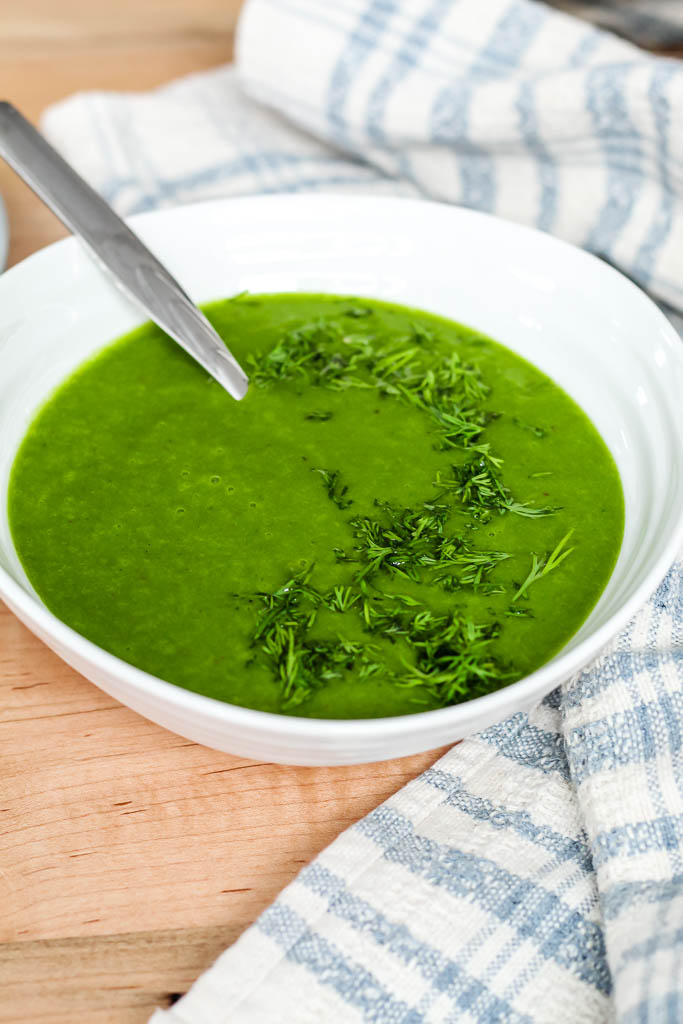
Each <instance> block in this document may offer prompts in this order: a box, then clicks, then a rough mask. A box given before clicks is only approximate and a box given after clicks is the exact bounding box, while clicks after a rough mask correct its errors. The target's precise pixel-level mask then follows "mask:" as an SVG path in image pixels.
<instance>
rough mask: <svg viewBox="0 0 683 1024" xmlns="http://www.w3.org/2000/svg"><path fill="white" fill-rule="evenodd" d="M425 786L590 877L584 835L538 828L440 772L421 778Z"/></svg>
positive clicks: (520, 814)
mask: <svg viewBox="0 0 683 1024" xmlns="http://www.w3.org/2000/svg"><path fill="white" fill-rule="evenodd" d="M420 781H421V782H426V783H428V784H429V785H430V786H433V787H434V788H435V789H438V790H440V791H441V792H442V793H444V794H445V801H444V802H445V803H446V804H448V805H449V807H455V808H456V809H457V810H459V811H461V812H462V813H463V814H466V815H468V817H470V818H473V819H474V820H475V821H485V822H487V823H488V824H489V825H490V826H491V827H492V828H495V829H499V830H501V831H509V832H515V833H516V834H517V835H518V836H521V837H522V838H523V839H526V840H528V841H529V842H530V843H533V844H534V846H539V847H541V848H542V849H544V850H547V852H548V853H552V854H553V856H554V857H556V858H557V860H558V861H559V862H563V861H569V860H571V861H575V862H576V863H577V864H578V865H579V867H580V868H581V869H582V870H583V871H585V872H586V873H587V874H590V873H591V871H592V868H593V863H592V859H591V853H590V849H589V846H588V837H587V836H586V835H585V833H583V832H582V833H581V834H580V836H579V837H578V838H573V837H572V836H565V835H562V834H561V833H560V832H556V831H555V830H554V829H551V828H549V827H548V826H547V825H539V824H537V823H536V822H535V821H534V820H533V818H532V817H531V815H530V814H529V812H528V811H512V810H510V809H509V808H507V807H505V806H504V805H503V804H494V803H493V801H492V800H488V799H486V798H485V797H481V796H475V795H474V794H473V793H470V792H469V791H468V790H466V789H465V787H464V786H463V783H462V779H460V778H458V777H457V776H455V775H451V774H450V773H448V772H444V771H442V770H441V769H439V768H429V769H428V770H427V771H426V772H423V774H422V775H421V776H420Z"/></svg>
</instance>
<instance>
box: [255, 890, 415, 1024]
mask: <svg viewBox="0 0 683 1024" xmlns="http://www.w3.org/2000/svg"><path fill="white" fill-rule="evenodd" d="M256 924H257V927H258V928H259V930H260V931H262V932H263V934H264V935H267V936H269V938H271V939H273V940H274V941H275V942H277V944H278V945H279V946H282V948H283V949H284V951H285V956H286V957H287V959H288V960H290V961H291V962H292V963H295V964H299V965H300V966H302V967H305V968H306V969H307V970H308V972H309V973H310V974H311V975H312V976H313V978H314V979H315V980H316V981H317V983H318V984H319V985H325V986H326V987H328V988H331V989H333V990H334V991H335V992H336V993H337V995H338V996H340V997H341V998H342V999H343V1000H344V1002H345V1003H347V1004H348V1005H349V1006H350V1007H353V1008H354V1009H355V1010H357V1011H359V1012H360V1013H361V1015H362V1018H363V1020H365V1021H369V1022H372V1024H423V1021H424V1017H423V1015H422V1014H421V1013H420V1012H419V1011H418V1010H417V1009H415V1008H414V1007H410V1006H408V1004H407V1003H405V1002H404V1001H402V1000H399V999H395V998H394V996H393V995H392V994H391V992H389V990H388V989H387V988H385V986H384V985H382V984H381V983H380V982H379V981H378V980H377V978H376V977H375V975H374V974H372V972H371V971H369V970H368V969H367V968H366V967H364V966H363V965H362V964H359V963H355V962H354V961H353V960H349V959H348V958H347V957H345V956H344V954H343V953H341V952H340V951H339V949H337V947H336V946H334V945H333V944H332V943H331V942H328V941H327V940H326V939H324V938H323V937H322V936H321V935H318V934H317V933H316V932H314V931H312V930H311V929H310V928H309V927H308V925H307V924H306V921H305V920H304V918H302V917H301V916H300V915H299V914H297V913H295V912H294V911H293V910H291V909H290V908H289V907H287V906H285V905H283V904H281V903H274V904H273V906H272V907H269V908H268V910H266V911H265V912H264V913H263V914H262V915H261V917H259V919H258V921H257V922H256Z"/></svg>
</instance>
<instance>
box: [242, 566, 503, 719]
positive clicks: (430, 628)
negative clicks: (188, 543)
mask: <svg viewBox="0 0 683 1024" xmlns="http://www.w3.org/2000/svg"><path fill="white" fill-rule="evenodd" d="M310 575H311V570H310V569H309V570H306V571H305V572H303V573H300V574H298V575H297V576H294V577H292V578H291V579H289V580H287V582H286V583H284V584H283V585H282V586H281V587H279V588H278V589H277V590H276V591H274V592H273V593H270V594H266V593H261V594H259V595H258V596H259V597H260V598H261V601H262V603H263V608H262V611H261V615H260V618H259V621H258V624H257V627H256V630H255V632H254V635H253V637H252V646H254V647H256V648H257V649H259V650H260V651H261V653H262V655H264V656H265V658H266V661H267V662H268V663H269V664H270V666H271V669H272V672H273V676H274V678H275V679H276V680H277V682H278V684H279V687H280V692H281V697H282V703H283V707H284V708H285V709H291V708H294V707H297V706H298V705H300V704H301V703H303V702H304V701H306V700H307V699H309V698H310V697H311V696H312V694H313V693H314V692H315V691H316V690H317V689H319V688H320V687H322V686H324V685H325V684H326V683H328V682H330V681H331V680H333V679H339V678H341V677H342V676H343V675H344V673H346V672H351V671H354V672H356V673H357V675H358V678H359V679H368V678H369V677H370V676H374V675H376V674H377V673H379V672H381V671H382V668H383V665H382V663H381V661H379V660H378V659H377V652H378V647H377V644H376V643H373V642H372V641H370V642H361V641H357V640H348V639H344V638H343V637H342V636H341V635H339V634H337V635H335V636H331V637H319V636H316V635H315V634H314V632H313V630H314V627H315V625H316V619H317V614H318V610H319V609H320V607H321V606H325V607H327V608H329V609H331V610H332V611H335V612H338V613H341V614H346V613H350V612H351V613H353V614H355V615H358V616H360V620H361V623H362V625H363V626H364V629H365V631H366V632H367V633H368V634H369V635H375V636H378V637H379V636H381V637H382V639H384V640H387V641H389V642H393V643H397V642H402V643H403V644H404V651H405V653H404V654H403V655H402V657H401V663H402V665H403V669H401V670H398V671H389V670H386V669H385V674H386V677H387V678H388V679H389V680H390V681H391V682H393V683H395V684H396V685H399V686H405V687H422V688H423V690H424V694H425V697H431V699H432V700H433V701H434V702H436V703H438V704H439V705H441V706H443V705H446V704H452V703H457V702H458V701H459V700H463V699H466V698H469V697H472V696H477V695H479V694H481V693H488V692H490V691H491V690H492V689H496V688H497V687H498V686H500V685H501V684H502V683H503V682H505V681H506V680H507V679H508V678H509V672H508V671H507V670H506V669H505V667H504V666H503V665H501V664H500V663H499V662H498V661H497V660H496V659H495V658H494V657H493V656H492V655H491V653H490V651H489V650H488V646H489V644H490V643H491V642H492V641H493V640H494V639H495V638H496V637H497V635H498V627H497V625H495V624H490V623H489V624H477V623H475V622H473V621H472V620H471V619H469V618H465V617H462V616H460V615H459V614H458V613H456V612H449V613H448V614H445V615H438V614H435V613H434V612H433V611H432V610H431V609H429V608H428V607H426V606H425V605H424V604H423V603H422V602H420V601H418V600H417V599H415V598H413V597H410V596H409V595H404V594H389V595H382V594H377V595H370V592H369V590H368V587H367V584H365V583H364V582H361V583H360V584H358V585H353V586H346V587H343V586H337V587H334V588H333V590H332V591H330V592H328V593H326V594H322V593H320V592H319V591H318V590H317V589H316V588H315V587H313V586H311V583H310Z"/></svg>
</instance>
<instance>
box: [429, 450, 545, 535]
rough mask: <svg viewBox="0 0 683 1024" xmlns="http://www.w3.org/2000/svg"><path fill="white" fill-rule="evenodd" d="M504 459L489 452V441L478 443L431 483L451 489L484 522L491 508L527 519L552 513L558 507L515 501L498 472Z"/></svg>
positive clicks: (488, 516)
mask: <svg viewBox="0 0 683 1024" xmlns="http://www.w3.org/2000/svg"><path fill="white" fill-rule="evenodd" d="M502 465H503V460H502V459H500V458H498V457H497V456H495V455H492V454H491V450H490V447H489V445H487V444H485V445H480V446H479V447H478V448H477V452H476V454H475V455H474V456H473V457H472V458H470V459H468V460H467V461H466V462H464V463H462V464H461V465H454V466H451V474H452V475H451V476H450V477H447V478H444V477H442V476H441V474H440V473H437V476H436V479H435V481H434V486H435V487H437V488H439V489H440V490H441V491H442V492H448V491H451V492H453V493H454V494H455V495H456V496H457V497H458V498H459V499H460V501H461V502H462V504H463V505H464V506H465V508H466V509H467V511H468V512H469V513H470V515H472V516H473V517H474V518H475V519H479V520H482V521H484V522H486V521H488V520H489V519H490V518H491V515H492V513H493V512H498V513H500V514H501V515H502V514H504V513H506V512H511V513H513V514H514V515H518V516H525V517H526V518H528V519H534V518H539V517H541V516H552V515H554V514H555V513H556V512H559V508H553V507H550V506H547V507H545V508H534V507H533V506H532V505H530V504H529V503H528V502H520V501H517V500H516V499H515V498H514V497H513V495H512V493H511V491H510V489H509V488H508V487H506V485H505V484H504V483H503V479H502V476H501V473H500V469H501V466H502Z"/></svg>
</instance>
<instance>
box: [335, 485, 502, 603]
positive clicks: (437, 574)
mask: <svg viewBox="0 0 683 1024" xmlns="http://www.w3.org/2000/svg"><path fill="white" fill-rule="evenodd" d="M375 507H376V508H377V509H378V514H377V516H374V517H373V516H355V517H354V518H353V519H351V520H350V521H349V525H350V526H351V528H352V529H353V533H354V537H355V540H356V544H355V545H354V548H353V552H352V553H348V552H347V553H346V555H345V558H344V561H356V562H359V563H360V568H359V569H358V570H357V572H356V574H355V576H354V579H355V581H356V582H360V581H362V580H364V579H366V578H368V577H370V576H371V575H374V574H375V573H379V572H386V573H390V574H395V575H398V576H404V577H406V578H407V579H411V580H415V581H416V582H420V581H422V580H423V578H424V573H425V571H427V572H428V573H429V574H430V575H429V579H430V580H431V582H434V583H437V584H439V585H440V586H441V587H442V588H443V589H445V590H450V591H452V590H456V589H460V588H462V587H464V586H471V587H473V588H475V589H476V588H478V587H479V586H480V585H481V584H482V583H483V582H484V580H485V578H486V577H487V576H488V575H489V574H490V573H491V572H492V571H493V569H495V567H496V566H497V565H498V564H499V563H500V562H502V561H503V560H504V559H506V558H508V557H509V555H508V554H507V552H504V551H482V550H479V549H477V548H473V547H472V546H471V545H469V544H468V543H467V542H466V541H465V540H464V538H462V537H460V536H457V535H453V534H448V533H446V532H445V523H446V520H447V518H448V516H449V514H450V509H449V508H448V506H447V505H443V504H439V503H438V502H423V503H422V504H421V505H420V506H418V507H417V508H398V507H396V506H394V505H392V504H391V503H390V502H388V501H375Z"/></svg>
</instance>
